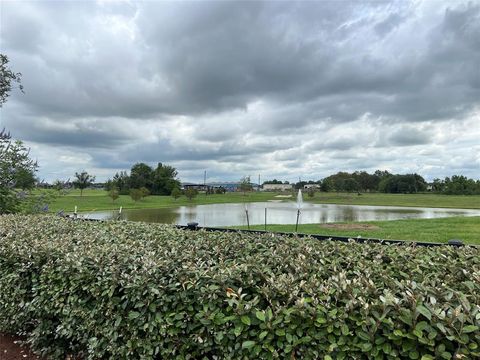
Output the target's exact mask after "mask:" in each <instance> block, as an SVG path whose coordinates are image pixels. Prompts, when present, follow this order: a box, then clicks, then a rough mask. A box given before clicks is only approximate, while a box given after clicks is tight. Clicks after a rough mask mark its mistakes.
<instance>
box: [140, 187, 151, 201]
mask: <svg viewBox="0 0 480 360" xmlns="http://www.w3.org/2000/svg"><path fill="white" fill-rule="evenodd" d="M140 192H141V193H142V199H143V198H146V197H147V196H148V195H150V190H148V189H147V188H146V187H145V186H142V187H141V188H140Z"/></svg>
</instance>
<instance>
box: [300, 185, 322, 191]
mask: <svg viewBox="0 0 480 360" xmlns="http://www.w3.org/2000/svg"><path fill="white" fill-rule="evenodd" d="M303 188H304V189H305V190H308V189H312V188H313V189H320V185H318V184H305V185H303Z"/></svg>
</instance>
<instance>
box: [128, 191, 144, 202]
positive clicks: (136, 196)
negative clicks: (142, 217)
mask: <svg viewBox="0 0 480 360" xmlns="http://www.w3.org/2000/svg"><path fill="white" fill-rule="evenodd" d="M130 197H131V198H132V200H133V201H135V202H137V201H138V200H140V199H141V198H142V190H140V189H130Z"/></svg>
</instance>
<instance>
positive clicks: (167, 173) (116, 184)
mask: <svg viewBox="0 0 480 360" xmlns="http://www.w3.org/2000/svg"><path fill="white" fill-rule="evenodd" d="M177 175H178V173H177V170H176V169H175V168H174V167H173V166H170V165H165V164H162V163H158V165H157V167H156V168H155V169H154V168H152V167H151V166H149V165H147V164H145V163H137V164H135V165H133V166H132V168H131V169H130V175H129V174H128V173H127V172H126V171H121V172H119V173H116V174H115V175H114V176H113V178H112V179H109V180H107V182H106V183H105V189H106V190H107V191H110V190H113V189H116V190H117V191H118V192H119V194H121V195H127V194H130V192H131V190H133V189H146V190H148V193H149V194H152V195H171V194H172V191H173V190H174V189H180V186H181V185H180V181H179V180H178V179H177Z"/></svg>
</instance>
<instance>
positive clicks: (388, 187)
mask: <svg viewBox="0 0 480 360" xmlns="http://www.w3.org/2000/svg"><path fill="white" fill-rule="evenodd" d="M426 188H427V183H426V181H425V179H423V178H422V177H421V176H420V175H418V174H406V175H392V176H389V177H385V178H383V179H382V180H381V181H380V184H379V188H378V189H379V191H382V192H386V193H417V192H421V191H425V190H426Z"/></svg>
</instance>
